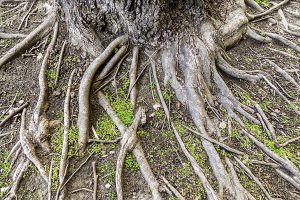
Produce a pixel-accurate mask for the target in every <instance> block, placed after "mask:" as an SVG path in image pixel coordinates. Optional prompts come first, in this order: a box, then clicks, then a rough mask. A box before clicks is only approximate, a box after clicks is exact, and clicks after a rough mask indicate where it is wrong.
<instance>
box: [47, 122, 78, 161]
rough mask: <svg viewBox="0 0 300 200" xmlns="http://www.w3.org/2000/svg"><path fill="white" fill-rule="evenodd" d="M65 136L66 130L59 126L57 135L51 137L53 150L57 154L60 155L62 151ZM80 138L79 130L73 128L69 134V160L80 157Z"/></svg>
mask: <svg viewBox="0 0 300 200" xmlns="http://www.w3.org/2000/svg"><path fill="white" fill-rule="evenodd" d="M63 134H64V129H63V127H62V126H59V127H57V128H56V129H55V133H54V134H53V135H52V137H51V144H52V149H53V151H54V152H55V153H59V154H60V153H61V151H62V145H63ZM78 137H79V130H78V129H77V128H75V127H71V129H70V130H69V133H68V138H69V140H68V141H69V151H68V157H69V158H72V157H75V156H78Z"/></svg>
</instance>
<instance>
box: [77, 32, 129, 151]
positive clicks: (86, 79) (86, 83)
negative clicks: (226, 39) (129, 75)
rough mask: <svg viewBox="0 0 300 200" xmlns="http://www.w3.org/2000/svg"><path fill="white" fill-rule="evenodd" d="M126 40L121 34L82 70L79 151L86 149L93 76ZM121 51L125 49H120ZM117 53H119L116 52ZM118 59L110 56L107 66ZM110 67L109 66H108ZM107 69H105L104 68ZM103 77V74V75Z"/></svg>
mask: <svg viewBox="0 0 300 200" xmlns="http://www.w3.org/2000/svg"><path fill="white" fill-rule="evenodd" d="M127 40H128V37H127V36H121V37H118V38H117V39H115V40H114V41H112V42H111V43H110V44H109V46H108V47H107V48H106V49H105V50H104V51H103V53H102V54H101V55H100V56H99V57H97V58H96V59H95V60H94V61H93V62H92V63H91V64H90V66H89V67H88V68H87V69H86V71H85V72H84V75H83V77H82V80H81V83H80V88H79V94H78V96H79V103H78V104H79V113H78V128H79V149H80V151H81V153H82V152H83V151H84V150H85V149H86V146H87V144H88V138H89V129H90V127H89V97H90V89H91V85H92V81H93V78H94V76H95V74H96V72H97V70H98V69H99V68H100V67H101V66H102V65H103V64H104V63H105V62H106V61H107V60H108V59H109V57H110V56H111V55H112V54H113V52H114V51H115V48H117V47H119V46H122V45H123V44H124V43H126V42H127ZM122 52H123V53H125V51H123V50H122ZM118 55H119V54H118ZM117 57H118V59H116V57H115V59H114V58H112V60H113V61H114V62H113V63H111V64H110V65H109V66H113V65H114V64H116V63H117V62H118V60H119V59H120V57H122V56H121V55H120V56H117ZM110 69H111V68H110ZM106 71H107V70H106ZM103 77H104V76H103Z"/></svg>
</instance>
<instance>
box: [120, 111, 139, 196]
mask: <svg viewBox="0 0 300 200" xmlns="http://www.w3.org/2000/svg"><path fill="white" fill-rule="evenodd" d="M142 112H144V111H142V108H139V109H138V111H137V112H136V114H135V117H134V120H133V122H132V124H131V126H130V127H128V128H127V129H126V130H125V132H124V133H123V134H122V140H121V147H120V151H119V154H118V158H117V167H116V191H117V198H118V200H123V189H122V186H123V184H122V174H123V173H122V172H123V166H124V160H125V157H126V154H127V152H129V151H132V150H133V148H134V147H135V144H136V142H137V140H138V138H137V134H136V132H137V128H138V126H139V123H140V121H141V117H142Z"/></svg>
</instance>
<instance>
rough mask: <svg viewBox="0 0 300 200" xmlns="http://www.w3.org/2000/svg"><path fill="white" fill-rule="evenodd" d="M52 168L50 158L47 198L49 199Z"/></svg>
mask: <svg viewBox="0 0 300 200" xmlns="http://www.w3.org/2000/svg"><path fill="white" fill-rule="evenodd" d="M52 170H53V158H52V159H51V163H50V169H49V179H48V200H51V187H52Z"/></svg>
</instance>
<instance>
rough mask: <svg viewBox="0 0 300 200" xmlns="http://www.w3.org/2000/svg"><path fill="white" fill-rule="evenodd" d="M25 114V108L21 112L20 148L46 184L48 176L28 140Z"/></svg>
mask: <svg viewBox="0 0 300 200" xmlns="http://www.w3.org/2000/svg"><path fill="white" fill-rule="evenodd" d="M25 114H26V108H25V109H24V110H23V113H22V122H21V129H20V142H21V146H22V148H23V153H24V154H25V155H26V157H27V158H28V159H29V160H30V161H31V162H32V163H33V164H34V165H35V166H36V168H37V169H38V170H39V172H40V174H41V176H42V178H43V179H44V180H45V181H46V183H48V175H47V173H46V172H45V170H44V166H43V164H42V163H41V162H40V160H39V159H38V157H37V155H36V151H35V146H34V144H33V143H32V141H31V140H30V138H29V134H28V131H27V130H26V127H25V117H26V116H25Z"/></svg>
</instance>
